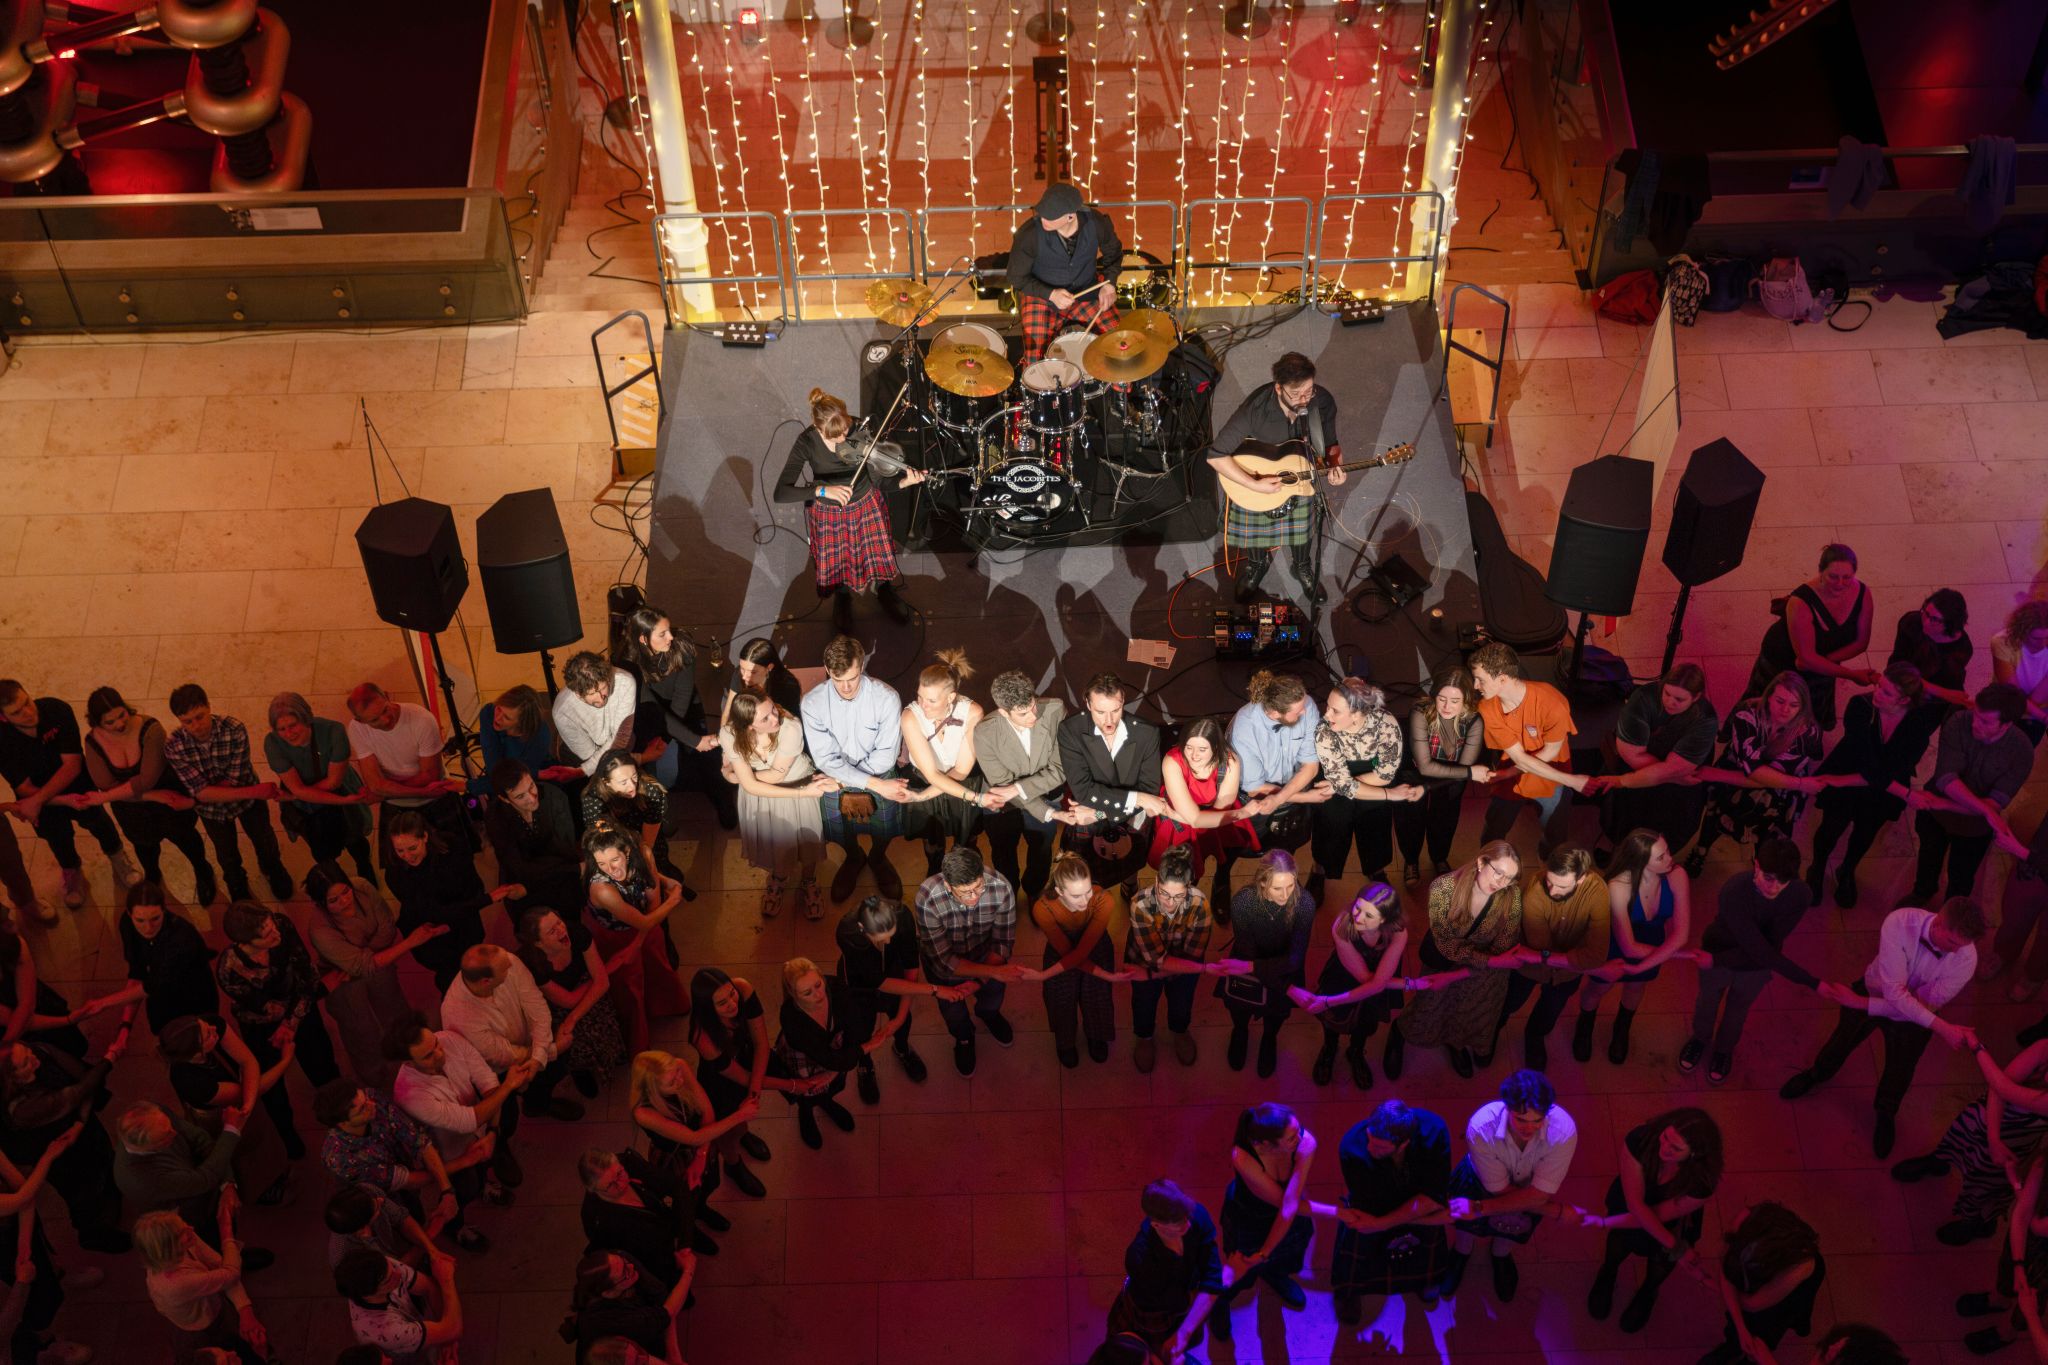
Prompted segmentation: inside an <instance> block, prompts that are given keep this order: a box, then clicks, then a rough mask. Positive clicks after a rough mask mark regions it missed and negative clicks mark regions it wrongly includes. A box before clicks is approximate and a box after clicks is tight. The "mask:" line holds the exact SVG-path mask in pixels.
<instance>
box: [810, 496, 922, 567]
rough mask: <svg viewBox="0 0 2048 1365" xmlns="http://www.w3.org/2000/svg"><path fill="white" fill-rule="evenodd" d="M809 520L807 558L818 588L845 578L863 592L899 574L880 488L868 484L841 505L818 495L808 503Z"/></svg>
mask: <svg viewBox="0 0 2048 1365" xmlns="http://www.w3.org/2000/svg"><path fill="white" fill-rule="evenodd" d="M810 522H811V563H812V566H813V567H814V568H815V569H816V571H817V576H818V586H819V587H820V588H836V587H839V586H840V585H842V584H844V585H845V586H846V587H848V588H851V589H852V590H853V591H855V592H861V591H864V590H865V589H867V588H869V587H872V586H873V585H874V584H876V583H886V582H893V581H894V580H896V579H897V578H899V577H901V576H902V575H901V574H900V573H899V572H898V570H897V568H896V543H895V541H894V540H893V539H891V538H890V535H889V508H888V505H887V504H885V503H884V502H883V501H882V494H881V492H880V491H879V490H877V489H873V488H870V489H869V490H868V491H867V492H865V493H863V494H861V495H860V496H859V497H857V498H855V499H854V500H853V501H852V502H850V503H848V504H846V506H844V507H841V506H840V505H839V504H838V503H836V502H832V501H829V500H828V499H825V498H818V499H816V500H815V501H813V502H812V503H811V510H810Z"/></svg>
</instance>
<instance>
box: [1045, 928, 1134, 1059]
mask: <svg viewBox="0 0 2048 1365" xmlns="http://www.w3.org/2000/svg"><path fill="white" fill-rule="evenodd" d="M1059 960H1060V954H1059V953H1057V952H1055V951H1054V950H1053V946H1052V945H1051V944H1050V943H1048V944H1046V945H1045V958H1044V960H1043V961H1042V962H1040V963H1039V964H1038V965H1039V966H1041V967H1050V966H1052V964H1053V963H1055V962H1058V961H1059ZM1088 960H1089V961H1090V962H1092V963H1094V964H1095V965H1096V966H1098V967H1101V968H1103V969H1105V970H1107V971H1115V970H1116V945H1115V944H1114V943H1112V942H1111V941H1110V937H1109V935H1108V934H1106V933H1105V934H1104V935H1103V936H1102V937H1101V938H1099V939H1097V940H1095V947H1094V949H1093V950H1092V951H1090V952H1089V954H1088ZM1039 994H1040V996H1041V997H1042V998H1043V999H1044V1001H1045V1013H1046V1017H1047V1018H1048V1019H1050V1018H1053V1017H1054V1015H1055V1013H1056V1012H1057V1011H1061V1010H1065V1011H1072V1010H1073V1009H1074V1008H1075V1007H1076V1005H1077V1004H1078V1006H1079V1008H1080V1012H1081V1032H1082V1033H1083V1034H1085V1035H1086V1036H1087V1037H1088V1038H1090V1039H1092V1040H1094V1041H1096V1042H1100V1043H1113V1042H1115V1041H1116V996H1115V994H1114V993H1113V992H1111V990H1110V988H1109V983H1108V982H1107V981H1104V980H1103V979H1102V978H1101V977H1099V976H1097V975H1095V974H1094V973H1093V972H1061V973H1060V974H1059V975H1058V976H1050V977H1047V978H1046V979H1045V983H1044V984H1043V985H1042V986H1040V987H1039ZM1068 1018H1069V1019H1071V1018H1072V1015H1071V1013H1070V1014H1069V1015H1068ZM1067 1027H1068V1029H1069V1031H1070V1032H1071V1030H1072V1027H1073V1025H1072V1024H1071V1023H1069V1024H1068V1026H1067ZM1059 1031H1060V1030H1059V1026H1058V1025H1057V1024H1055V1025H1054V1027H1053V1035H1054V1037H1058V1036H1059Z"/></svg>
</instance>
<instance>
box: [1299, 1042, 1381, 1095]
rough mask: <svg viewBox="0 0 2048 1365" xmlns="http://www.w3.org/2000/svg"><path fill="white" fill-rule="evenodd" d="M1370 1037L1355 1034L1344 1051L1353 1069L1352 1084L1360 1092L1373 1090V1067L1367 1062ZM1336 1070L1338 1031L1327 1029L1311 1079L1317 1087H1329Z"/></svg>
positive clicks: (1347, 1061) (1346, 1059) (1310, 1073)
mask: <svg viewBox="0 0 2048 1365" xmlns="http://www.w3.org/2000/svg"><path fill="white" fill-rule="evenodd" d="M1370 1036H1371V1035H1370V1034H1369V1033H1363V1032H1361V1033H1354V1034H1352V1035H1351V1042H1350V1044H1349V1045H1348V1046H1347V1047H1346V1048H1345V1049H1344V1060H1345V1062H1346V1063H1348V1064H1349V1065H1350V1067H1351V1083H1352V1084H1353V1085H1355V1086H1357V1087H1358V1088H1359V1089H1360V1090H1370V1089H1372V1066H1371V1065H1370V1064H1369V1063H1368V1062H1367V1061H1366V1060H1365V1040H1366V1039H1367V1038H1368V1037H1370ZM1336 1069H1337V1030H1335V1029H1333V1028H1325V1029H1324V1030H1323V1047H1322V1051H1320V1052H1318V1053H1316V1064H1315V1067H1314V1068H1313V1069H1312V1070H1311V1071H1310V1072H1309V1078H1310V1079H1311V1080H1313V1081H1314V1082H1315V1083H1316V1084H1317V1085H1328V1084H1329V1083H1330V1077H1331V1075H1332V1074H1333V1073H1334V1072H1335V1071H1336Z"/></svg>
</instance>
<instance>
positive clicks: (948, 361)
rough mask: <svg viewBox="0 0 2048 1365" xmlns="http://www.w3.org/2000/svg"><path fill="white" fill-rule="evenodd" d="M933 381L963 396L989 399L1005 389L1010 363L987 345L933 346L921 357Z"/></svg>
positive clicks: (1005, 390)
mask: <svg viewBox="0 0 2048 1365" xmlns="http://www.w3.org/2000/svg"><path fill="white" fill-rule="evenodd" d="M924 372H925V374H926V375H927V376H929V377H930V379H931V381H932V383H934V384H936V385H938V386H939V387H940V388H942V389H944V390H945V391H946V392H947V393H957V394H959V395H960V396H961V397H962V398H990V397H993V396H995V395H996V394H999V393H1004V392H1007V391H1008V389H1009V387H1010V380H1011V379H1012V378H1013V377H1014V372H1013V371H1012V370H1011V369H1010V362H1009V361H1007V360H1005V359H1004V358H1003V357H1001V356H999V355H997V354H996V353H995V352H994V351H991V350H990V349H988V347H986V346H956V345H945V346H934V347H932V349H931V351H930V352H929V353H928V354H927V355H926V356H925V358H924Z"/></svg>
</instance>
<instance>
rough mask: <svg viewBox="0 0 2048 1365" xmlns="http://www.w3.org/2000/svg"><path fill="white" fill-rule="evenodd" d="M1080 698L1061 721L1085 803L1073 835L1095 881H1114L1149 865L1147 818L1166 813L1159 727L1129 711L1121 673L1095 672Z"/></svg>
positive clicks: (1075, 789)
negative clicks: (1079, 709)
mask: <svg viewBox="0 0 2048 1365" xmlns="http://www.w3.org/2000/svg"><path fill="white" fill-rule="evenodd" d="M1081 702H1082V705H1083V707H1084V708H1085V711H1084V713H1083V714H1081V715H1078V716H1069V717H1067V718H1066V719H1065V720H1064V721H1061V722H1060V764H1061V766H1062V767H1063V768H1064V769H1065V770H1066V775H1067V790H1068V791H1069V792H1070V793H1071V794H1072V795H1073V798H1074V802H1075V804H1076V806H1077V807H1078V808H1079V809H1077V810H1076V812H1075V815H1076V819H1075V821H1074V826H1075V830H1074V835H1073V840H1072V841H1073V843H1074V845H1075V846H1076V848H1075V851H1076V852H1078V853H1079V854H1080V855H1081V857H1082V859H1083V860H1084V861H1085V862H1086V863H1087V864H1088V870H1089V872H1090V873H1092V874H1093V875H1094V878H1095V884H1096V885H1097V886H1114V885H1116V884H1117V883H1119V882H1124V881H1128V880H1129V879H1131V878H1133V877H1135V876H1136V875H1137V873H1138V869H1139V868H1140V867H1142V866H1144V864H1145V854H1146V852H1147V850H1148V848H1149V846H1150V843H1151V838H1150V834H1149V832H1146V833H1143V834H1141V833H1140V830H1141V828H1142V826H1143V825H1144V822H1145V820H1146V819H1148V818H1150V819H1157V818H1159V817H1160V816H1162V815H1165V814H1166V800H1165V798H1164V797H1162V796H1160V794H1159V727H1158V726H1156V725H1154V724H1153V723H1152V722H1151V721H1149V720H1141V719H1139V718H1138V717H1137V716H1127V715H1125V714H1124V685H1123V682H1122V680H1121V679H1119V678H1118V677H1117V676H1116V675H1115V674H1114V673H1098V674H1096V675H1095V676H1094V677H1093V678H1091V679H1089V682H1088V690H1087V692H1086V693H1085V694H1084V695H1083V696H1082V698H1081ZM1127 890H1128V888H1127Z"/></svg>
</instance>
